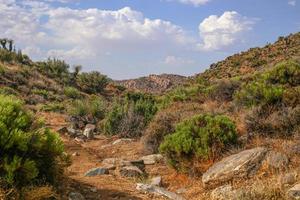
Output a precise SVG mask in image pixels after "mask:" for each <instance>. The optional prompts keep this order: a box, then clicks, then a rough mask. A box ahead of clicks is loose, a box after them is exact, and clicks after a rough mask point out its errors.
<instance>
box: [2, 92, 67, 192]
mask: <svg viewBox="0 0 300 200" xmlns="http://www.w3.org/2000/svg"><path fill="white" fill-rule="evenodd" d="M37 121H38V120H36V119H34V118H33V117H32V116H31V115H30V114H29V113H28V112H27V111H26V110H25V109H24V108H23V104H22V102H21V101H19V100H17V99H15V98H14V97H10V96H3V95H0V179H2V180H4V181H5V183H6V184H7V185H8V186H17V187H21V186H23V185H26V184H30V183H34V182H49V183H54V181H55V178H57V173H58V172H59V169H60V167H59V166H60V164H61V162H60V161H62V158H63V149H64V148H63V143H62V141H61V140H60V139H59V136H58V135H57V134H55V133H53V132H51V131H50V130H49V129H45V128H44V127H43V125H42V124H41V123H37Z"/></svg>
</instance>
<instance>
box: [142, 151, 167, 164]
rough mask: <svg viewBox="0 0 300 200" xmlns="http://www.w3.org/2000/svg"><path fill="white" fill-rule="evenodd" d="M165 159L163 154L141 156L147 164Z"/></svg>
mask: <svg viewBox="0 0 300 200" xmlns="http://www.w3.org/2000/svg"><path fill="white" fill-rule="evenodd" d="M163 159H164V157H163V156H162V155H161V154H152V155H148V156H143V157H141V160H143V161H144V163H145V165H154V164H155V163H158V162H160V161H162V160H163Z"/></svg>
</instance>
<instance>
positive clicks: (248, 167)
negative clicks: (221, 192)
mask: <svg viewBox="0 0 300 200" xmlns="http://www.w3.org/2000/svg"><path fill="white" fill-rule="evenodd" d="M266 153H267V149H265V148H262V147H258V148H254V149H250V150H245V151H242V152H240V153H238V154H234V155H231V156H229V157H226V158H224V159H222V160H221V161H220V162H217V163H216V164H214V165H213V166H212V167H210V168H209V169H208V170H207V172H205V173H204V174H203V176H202V182H203V184H204V185H205V186H210V185H218V184H220V183H223V182H226V181H229V180H232V179H239V178H245V177H248V176H251V175H253V174H255V173H256V171H257V170H258V169H259V167H260V165H261V162H262V160H263V159H264V158H265V155H266Z"/></svg>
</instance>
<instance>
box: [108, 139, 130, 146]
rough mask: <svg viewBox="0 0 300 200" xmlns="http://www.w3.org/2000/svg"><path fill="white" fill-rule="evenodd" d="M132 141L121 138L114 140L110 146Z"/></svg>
mask: <svg viewBox="0 0 300 200" xmlns="http://www.w3.org/2000/svg"><path fill="white" fill-rule="evenodd" d="M132 141H133V139H128V138H121V139H118V140H116V141H114V142H113V143H112V145H117V144H121V143H123V144H124V143H125V144H126V143H129V142H132Z"/></svg>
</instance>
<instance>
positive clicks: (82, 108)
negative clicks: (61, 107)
mask: <svg viewBox="0 0 300 200" xmlns="http://www.w3.org/2000/svg"><path fill="white" fill-rule="evenodd" d="M105 107H106V106H105V102H104V100H103V99H101V98H100V97H97V96H92V97H90V98H86V99H77V100H74V101H73V102H72V103H71V104H70V105H69V106H68V108H67V111H68V114H69V115H71V116H74V117H75V116H80V117H84V116H91V117H93V118H95V119H98V120H99V119H103V118H104V115H105V110H106V108H105Z"/></svg>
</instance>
